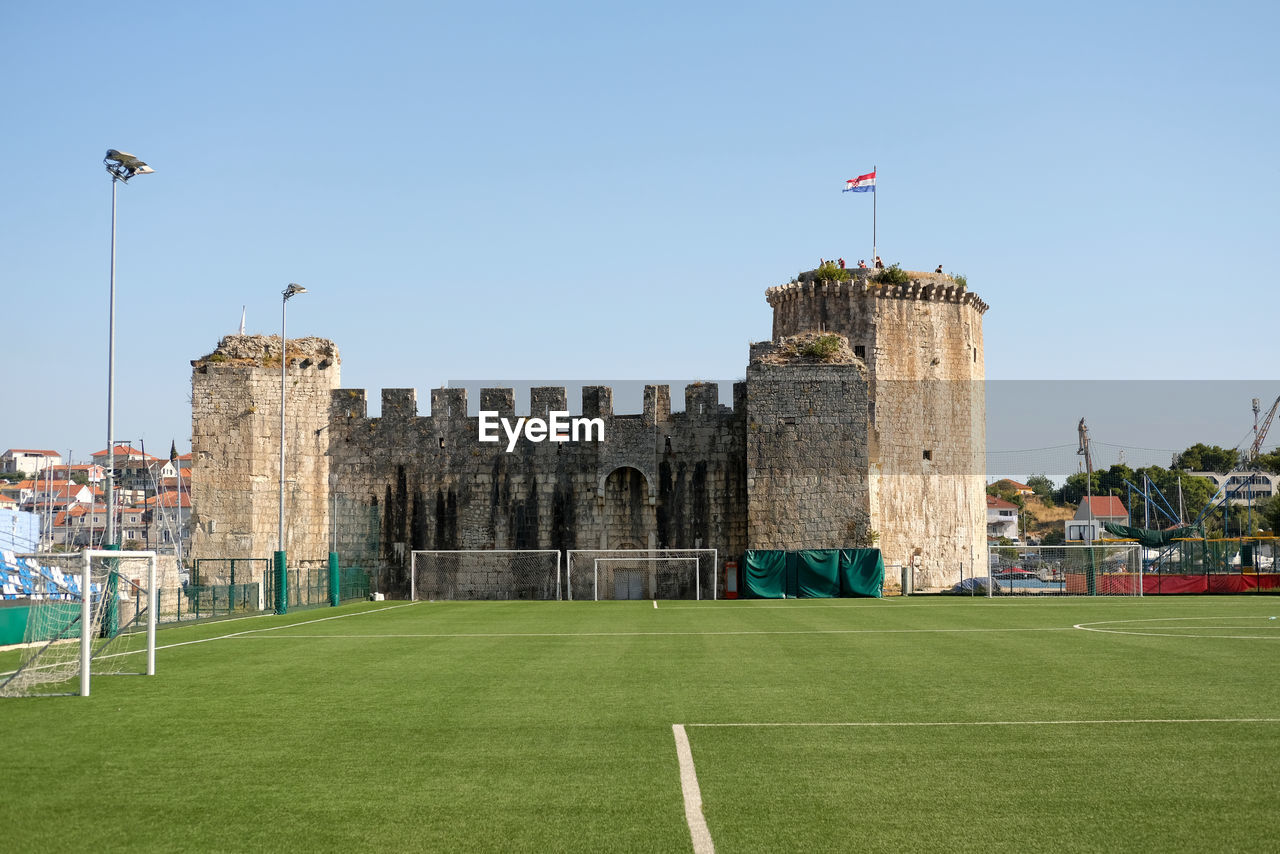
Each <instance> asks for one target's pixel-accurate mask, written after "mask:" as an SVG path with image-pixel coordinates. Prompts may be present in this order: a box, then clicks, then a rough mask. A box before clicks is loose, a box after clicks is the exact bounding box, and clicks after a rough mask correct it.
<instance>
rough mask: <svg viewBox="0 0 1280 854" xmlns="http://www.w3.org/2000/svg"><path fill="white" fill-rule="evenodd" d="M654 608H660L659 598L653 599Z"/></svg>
mask: <svg viewBox="0 0 1280 854" xmlns="http://www.w3.org/2000/svg"><path fill="white" fill-rule="evenodd" d="M653 610H655V611H656V610H658V600H657V599H654V600H653Z"/></svg>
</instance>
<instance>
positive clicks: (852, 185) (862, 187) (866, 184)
mask: <svg viewBox="0 0 1280 854" xmlns="http://www.w3.org/2000/svg"><path fill="white" fill-rule="evenodd" d="M844 183H845V187H844V190H842V191H841V192H845V193H874V192H875V191H876V173H874V172H868V173H867V174H865V175H859V176H858V177H857V178H850V179H849V180H848V181H845V182H844Z"/></svg>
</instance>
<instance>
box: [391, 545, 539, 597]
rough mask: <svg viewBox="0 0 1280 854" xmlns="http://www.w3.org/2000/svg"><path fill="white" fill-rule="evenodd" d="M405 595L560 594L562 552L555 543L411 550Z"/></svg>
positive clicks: (501, 595) (516, 595)
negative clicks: (553, 546) (548, 545)
mask: <svg viewBox="0 0 1280 854" xmlns="http://www.w3.org/2000/svg"><path fill="white" fill-rule="evenodd" d="M409 598H410V599H412V600H414V601H417V600H419V599H430V600H439V599H452V600H468V599H471V600H475V599H479V600H495V599H559V598H561V584H560V552H559V551H556V550H554V549H507V550H503V549H460V550H455V551H415V552H413V553H412V555H411V557H410V570H409Z"/></svg>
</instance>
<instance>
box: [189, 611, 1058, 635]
mask: <svg viewBox="0 0 1280 854" xmlns="http://www.w3.org/2000/svg"><path fill="white" fill-rule="evenodd" d="M366 613H368V612H366ZM295 625H305V623H296V624H295ZM277 628H282V629H287V628H290V627H289V626H278V627H277ZM262 631H269V630H268V629H258V630H255V631H254V632H238V633H236V634H234V635H226V636H225V637H228V638H235V639H237V640H295V639H302V638H307V639H331V640H343V639H346V640H358V639H366V638H609V637H621V638H626V637H683V636H693V637H700V636H716V635H903V634H907V635H914V634H955V633H963V634H986V633H1002V632H1071V631H1075V627H1074V626H1056V627H1053V628H1040V629H806V630H791V631H735V632H432V633H427V632H423V633H420V634H418V633H401V634H376V635H295V634H290V635H272V636H269V637H268V636H264V635H260V634H257V633H258V632H262ZM190 643H200V641H190Z"/></svg>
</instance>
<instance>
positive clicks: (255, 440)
mask: <svg viewBox="0 0 1280 854" xmlns="http://www.w3.org/2000/svg"><path fill="white" fill-rule="evenodd" d="M280 357H281V354H280V336H278V335H276V336H262V335H228V336H226V337H225V338H223V339H222V340H221V341H220V342H219V344H218V347H217V349H215V350H214V351H213V352H212V353H210V354H209V355H207V356H205V357H203V358H200V359H196V360H195V361H193V362H192V363H191V365H192V369H193V370H192V374H191V452H192V454H191V456H192V472H191V504H192V516H191V526H192V555H193V556H194V557H198V558H199V557H216V558H267V557H270V556H271V554H272V552H274V551H275V550H276V548H277V541H278V532H279V498H280ZM287 358H288V366H287V375H286V378H285V391H286V393H287V395H288V406H287V408H286V410H285V415H286V423H285V439H286V463H287V468H286V472H285V511H286V513H285V543H284V545H285V549H286V550H287V551H288V552H289V563H290V566H306V565H314V566H323V565H325V564H326V563H327V559H328V551H329V538H328V529H329V510H328V508H329V503H328V501H327V498H328V494H329V483H328V475H329V465H328V459H327V457H326V453H327V451H328V446H329V436H328V431H327V428H328V426H329V407H330V401H331V398H332V393H333V389H334V388H336V387H337V386H338V383H339V379H338V375H339V370H340V360H339V357H338V350H337V348H336V347H334V345H333V343H332V342H331V341H327V340H324V339H321V338H296V339H290V341H289V346H288V350H287Z"/></svg>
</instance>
